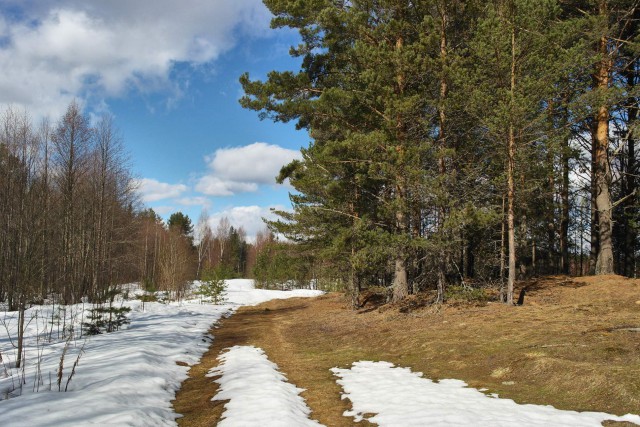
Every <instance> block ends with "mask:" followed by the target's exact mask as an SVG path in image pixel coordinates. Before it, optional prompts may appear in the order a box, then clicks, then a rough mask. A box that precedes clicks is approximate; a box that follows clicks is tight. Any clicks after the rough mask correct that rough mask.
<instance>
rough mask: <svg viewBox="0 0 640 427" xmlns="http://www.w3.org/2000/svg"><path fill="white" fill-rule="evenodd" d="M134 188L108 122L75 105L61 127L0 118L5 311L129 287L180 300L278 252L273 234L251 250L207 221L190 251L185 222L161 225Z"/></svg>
mask: <svg viewBox="0 0 640 427" xmlns="http://www.w3.org/2000/svg"><path fill="white" fill-rule="evenodd" d="M135 185H136V180H134V179H133V176H132V174H131V170H130V166H129V163H128V158H127V152H126V150H125V147H124V143H123V141H122V138H121V136H120V135H119V134H118V131H117V129H116V127H115V124H114V122H113V119H112V118H111V117H110V116H104V117H102V118H100V119H98V120H97V121H96V122H95V123H91V121H90V120H89V117H88V116H87V115H85V114H83V113H82V111H81V109H80V107H79V106H78V105H77V104H76V103H75V102H74V103H72V104H71V105H69V107H68V109H67V111H66V112H65V114H64V115H63V116H62V117H61V118H60V119H59V120H58V121H57V122H56V123H51V122H49V121H48V120H43V121H42V122H41V123H40V124H38V125H34V124H33V123H32V121H31V119H30V116H29V114H28V112H26V111H17V110H16V109H14V108H7V109H6V110H4V111H2V112H0V302H6V303H7V304H8V309H9V310H10V311H14V310H19V311H21V312H24V310H25V309H26V308H28V307H29V306H30V305H31V304H34V303H39V302H43V301H45V300H47V301H49V302H53V303H54V304H63V305H64V304H73V303H78V302H80V301H87V302H102V301H105V300H106V299H108V298H112V297H113V295H114V292H115V291H116V290H117V289H118V288H119V286H120V285H123V284H126V283H131V282H139V283H141V284H142V285H143V286H144V287H145V289H147V290H148V291H166V292H170V293H171V294H172V296H173V297H175V298H181V297H182V296H183V295H184V293H185V291H186V290H187V289H188V286H189V283H190V281H191V280H194V279H196V278H198V277H200V276H201V273H202V272H203V271H206V273H207V275H208V276H209V277H214V276H215V277H220V278H232V277H251V276H252V274H253V271H254V266H255V265H256V263H257V261H258V260H259V256H258V255H259V251H261V250H264V251H266V248H267V247H268V246H269V245H275V244H276V242H275V239H274V238H273V235H272V234H271V233H269V232H267V231H265V232H264V233H259V234H258V236H257V241H256V243H255V244H249V243H247V242H246V235H245V233H244V231H243V230H242V228H238V229H236V228H234V227H233V226H231V225H230V224H229V221H228V220H226V219H223V220H221V221H220V223H219V225H218V227H217V228H216V230H215V231H212V230H211V226H210V225H209V224H208V218H207V217H206V214H203V216H202V217H201V218H200V221H199V222H198V224H197V227H196V228H197V232H196V233H195V234H196V237H197V240H196V241H195V242H194V230H193V226H192V224H191V219H190V218H189V217H188V216H186V215H184V214H182V213H181V212H176V213H174V214H173V215H171V216H170V217H169V220H168V221H167V222H166V223H164V222H163V221H162V219H161V218H160V217H159V216H158V215H157V214H156V213H155V212H154V211H153V210H152V209H145V208H144V206H143V205H142V204H141V202H140V200H139V195H138V193H137V192H136V187H135ZM260 262H261V265H266V264H265V262H264V261H263V260H262V261H260ZM265 268H266V267H265ZM263 270H264V268H263ZM258 271H259V269H258Z"/></svg>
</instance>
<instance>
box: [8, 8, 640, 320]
mask: <svg viewBox="0 0 640 427" xmlns="http://www.w3.org/2000/svg"><path fill="white" fill-rule="evenodd" d="M265 4H266V5H267V6H268V8H269V9H270V10H271V12H272V13H273V15H274V18H273V20H272V26H273V27H274V28H290V29H294V30H297V31H298V32H299V35H300V40H301V43H300V44H299V45H297V46H294V47H292V48H291V50H290V54H291V55H292V56H293V57H296V58H299V60H300V64H301V66H300V70H298V71H273V72H271V73H269V75H268V76H267V78H266V79H264V80H253V79H252V78H251V77H250V76H249V74H244V75H242V76H241V77H240V83H241V84H242V87H243V89H244V93H245V95H244V96H243V97H242V98H241V99H240V103H241V104H242V106H243V107H245V108H247V109H251V110H255V111H256V112H258V113H259V117H260V118H261V119H268V120H273V121H275V122H294V123H295V124H296V126H297V128H298V129H299V130H300V131H302V132H307V133H308V135H309V137H310V143H309V146H308V147H306V148H304V149H302V155H303V157H302V160H295V161H293V162H292V163H290V164H288V165H285V166H284V167H283V168H282V170H281V172H280V175H279V176H278V177H277V180H278V181H279V182H280V183H284V182H288V183H290V185H291V186H292V187H293V191H292V193H291V196H290V198H291V202H292V205H293V210H291V211H281V212H278V214H279V216H280V219H278V220H275V221H267V225H268V227H269V229H265V230H264V231H262V232H260V233H258V235H257V236H256V238H255V240H251V241H248V239H247V236H246V233H245V231H244V230H243V228H242V227H233V226H232V225H231V224H230V223H229V220H228V219H226V218H223V219H222V220H220V221H219V223H218V224H217V226H216V225H215V224H212V223H211V220H210V218H209V215H208V214H207V212H206V211H205V212H203V213H202V214H201V217H200V218H199V219H198V220H197V222H196V224H192V222H191V219H190V218H189V217H188V216H186V215H184V214H182V213H181V212H176V213H174V214H173V215H172V216H171V217H170V218H169V219H168V221H167V222H166V223H165V222H164V221H163V220H162V219H161V218H160V216H158V215H157V214H156V213H155V212H154V211H153V210H152V209H148V208H146V207H145V206H144V205H143V204H142V203H141V202H140V199H139V195H138V193H137V192H136V179H134V178H135V177H134V176H133V174H132V172H131V167H130V165H129V162H128V158H127V152H126V149H125V147H124V143H123V139H122V136H121V135H120V134H119V132H118V130H117V128H116V126H115V124H114V120H113V118H112V117H109V116H103V117H100V118H98V119H96V120H90V117H89V116H88V115H86V114H85V113H83V111H82V109H81V108H80V106H79V105H78V104H77V103H75V102H74V103H72V104H71V105H69V107H68V109H67V111H66V113H65V114H64V115H63V116H62V117H61V118H60V119H59V120H58V121H57V122H50V121H49V120H42V121H41V122H40V123H38V124H37V125H36V124H34V123H32V120H31V119H30V116H29V113H28V112H27V111H17V110H16V109H15V108H7V109H6V110H5V111H3V112H2V115H1V117H0V125H1V129H0V183H1V185H0V221H1V222H0V277H2V280H1V281H0V300H2V301H7V302H8V306H9V309H10V310H24V309H25V307H28V305H29V304H32V303H35V302H38V301H43V300H44V299H53V300H54V301H58V302H59V303H62V304H72V303H74V302H78V301H80V300H81V299H82V298H83V297H86V298H88V299H89V300H91V301H99V300H101V299H104V298H106V296H107V295H109V294H110V292H111V291H112V290H113V289H114V288H115V287H117V286H118V285H120V284H123V283H129V282H140V283H142V284H143V285H144V287H145V288H146V289H148V290H153V291H156V290H158V291H167V292H172V293H174V295H175V296H177V297H178V298H179V297H180V295H181V294H182V293H184V291H185V289H186V287H187V286H188V282H189V281H190V280H193V279H195V278H200V277H203V275H204V276H207V277H211V276H215V277H218V278H234V277H250V278H255V279H256V280H257V283H258V285H259V286H263V287H283V288H287V287H292V286H314V287H318V288H322V289H327V290H345V291H346V292H347V293H348V295H349V297H350V299H351V302H352V304H353V305H354V306H358V305H359V304H360V298H361V293H362V292H363V291H364V290H365V289H375V290H381V292H382V293H384V294H385V295H386V297H387V299H388V300H389V301H396V302H397V301H401V300H403V299H405V298H406V297H407V296H409V295H411V294H416V293H418V292H421V291H428V292H433V293H434V296H435V299H434V301H435V302H442V301H444V299H445V298H446V290H447V288H448V287H451V286H460V285H463V286H464V287H466V288H474V287H491V288H494V289H497V290H498V292H499V299H501V300H502V301H504V302H507V303H512V302H513V300H514V284H515V282H516V281H517V280H521V279H525V278H529V277H533V276H539V275H549V274H570V275H576V276H579V275H587V274H598V275H605V274H613V273H617V274H621V275H625V276H629V277H635V276H637V273H638V249H639V248H638V246H639V233H638V229H639V227H640V209H638V207H639V206H638V204H639V201H640V199H639V197H638V196H639V195H638V189H637V187H638V181H639V178H640V176H639V166H638V154H637V149H636V144H635V142H636V139H637V137H636V135H637V133H638V108H639V104H638V100H639V99H638V96H639V92H638V80H639V78H640V75H639V73H640V71H639V70H640V68H639V61H638V58H639V57H638V54H639V53H640V44H639V41H640V40H639V34H638V22H639V19H640V11H639V10H638V6H639V2H638V1H634V0H597V1H596V0H583V1H569V0H567V1H556V0H491V1H475V0H473V1H455V0H454V1H445V0H424V1H392V0H384V1H382V0H381V1H371V0H369V1H364V0H363V1H359V0H358V1H355V0H354V1H335V0H315V1H310V2H298V1H291V0H266V1H265Z"/></svg>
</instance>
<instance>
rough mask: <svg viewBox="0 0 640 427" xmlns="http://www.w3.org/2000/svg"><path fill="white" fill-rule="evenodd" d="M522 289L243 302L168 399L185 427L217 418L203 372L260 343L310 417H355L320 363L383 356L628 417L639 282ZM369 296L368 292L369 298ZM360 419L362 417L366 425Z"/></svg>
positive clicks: (502, 390) (638, 340)
mask: <svg viewBox="0 0 640 427" xmlns="http://www.w3.org/2000/svg"><path fill="white" fill-rule="evenodd" d="M520 286H521V287H522V286H527V290H528V292H527V296H526V298H525V303H524V305H523V306H514V307H507V306H505V305H502V304H498V303H491V302H472V303H470V302H464V301H450V302H449V303H448V304H445V305H443V306H432V305H429V304H425V301H424V300H422V299H420V298H412V299H411V300H410V301H408V302H407V303H405V304H403V305H400V306H377V305H375V304H372V303H371V302H370V303H368V304H367V305H366V306H365V307H364V308H363V309H361V310H359V311H353V310H352V309H350V308H349V305H348V302H347V300H346V299H345V298H344V296H343V295H341V294H328V295H325V296H322V297H319V298H315V299H291V300H282V301H270V302H267V303H265V304H262V305H260V306H257V307H245V308H241V309H240V310H238V312H237V313H236V314H234V315H233V316H231V317H230V318H227V319H224V320H222V321H221V322H220V323H219V324H218V325H216V327H215V328H214V329H213V330H212V331H211V334H212V335H214V336H215V339H214V341H213V344H212V346H211V347H210V348H209V350H208V352H207V353H206V354H205V355H204V356H203V358H202V359H201V361H200V364H198V365H195V366H193V367H192V369H191V371H190V373H189V379H187V380H186V381H185V382H184V383H183V385H182V387H181V389H180V391H179V392H178V394H177V396H176V400H175V401H174V402H173V404H174V409H175V410H176V412H178V413H179V414H182V415H183V416H184V417H183V418H182V419H179V420H178V421H179V423H180V424H181V425H185V426H204V425H215V423H216V422H217V421H218V420H219V419H220V416H221V414H222V410H223V405H224V402H223V401H211V398H212V397H213V396H214V395H215V394H216V392H217V384H215V383H213V382H212V378H208V377H206V376H205V375H206V373H207V372H209V370H210V369H211V368H212V367H215V366H217V364H218V360H217V357H218V356H219V355H220V353H221V351H223V350H224V349H226V348H228V347H231V346H234V345H253V346H256V347H259V348H262V349H263V350H264V351H265V353H266V355H267V356H268V357H269V359H270V360H271V361H273V362H275V363H276V364H277V365H278V366H279V369H280V371H282V372H283V373H284V374H285V375H286V376H287V377H288V379H289V381H290V382H291V383H293V384H295V385H296V386H298V387H301V388H304V389H306V391H305V392H303V393H302V396H303V397H304V398H305V399H306V401H307V404H308V406H309V407H310V408H311V410H312V414H311V417H312V418H313V419H316V420H318V421H320V422H321V423H322V424H325V425H328V426H350V425H354V424H355V423H354V420H353V418H348V417H344V416H343V412H344V411H346V410H348V409H350V402H348V401H347V400H342V399H341V398H340V397H341V392H342V390H341V387H340V386H339V385H338V384H337V383H336V377H335V376H334V375H333V373H332V372H331V371H330V369H331V368H333V367H340V368H348V367H350V366H351V364H352V363H353V362H355V361H359V360H372V361H388V362H391V363H394V364H396V365H398V366H404V367H410V368H411V369H412V370H413V371H421V372H423V373H424V376H425V377H426V378H431V379H436V380H437V379H444V378H455V379H460V380H463V381H466V382H467V383H468V384H469V385H470V386H471V387H476V388H486V389H487V393H498V394H499V395H500V397H505V398H511V399H514V400H515V401H516V402H519V403H533V404H544V405H553V406H555V407H557V408H561V409H571V410H579V411H603V412H608V413H613V414H618V415H622V414H626V413H638V408H640V382H639V381H638V380H637V379H638V378H639V377H640V332H639V329H638V328H640V280H630V279H624V278H621V277H619V276H605V277H585V278H568V277H551V278H545V279H540V280H533V281H530V282H526V283H522V284H521V285H520ZM373 300H375V299H371V300H370V301H373ZM365 424H366V421H363V422H362V423H360V425H365Z"/></svg>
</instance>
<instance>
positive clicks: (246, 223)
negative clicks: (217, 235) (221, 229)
mask: <svg viewBox="0 0 640 427" xmlns="http://www.w3.org/2000/svg"><path fill="white" fill-rule="evenodd" d="M272 209H273V210H286V209H285V208H284V207H283V206H280V205H278V206H269V207H264V206H255V205H254V206H235V207H232V208H229V209H225V210H223V211H220V212H216V213H215V214H212V215H211V216H210V217H209V225H210V226H211V229H212V230H215V229H216V227H217V226H218V224H219V223H220V220H221V219H222V218H225V217H226V218H227V219H228V220H229V223H230V224H231V225H232V226H233V227H234V228H240V227H242V228H244V231H246V233H247V240H249V241H250V242H253V241H255V238H256V234H258V231H261V230H264V228H265V224H264V221H263V220H262V218H266V219H276V215H275V214H274V213H273V210H272Z"/></svg>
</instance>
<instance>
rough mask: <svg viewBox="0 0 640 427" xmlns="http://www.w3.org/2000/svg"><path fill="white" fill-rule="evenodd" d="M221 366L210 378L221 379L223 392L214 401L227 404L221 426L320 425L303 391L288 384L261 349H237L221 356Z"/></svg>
mask: <svg viewBox="0 0 640 427" xmlns="http://www.w3.org/2000/svg"><path fill="white" fill-rule="evenodd" d="M218 360H220V365H219V366H218V367H216V368H213V369H212V370H211V371H210V372H209V374H208V376H218V375H220V378H218V379H217V380H216V381H215V382H217V383H218V384H220V391H219V392H218V394H216V396H215V397H214V400H229V402H227V403H226V404H225V405H224V412H223V414H222V418H223V419H222V420H221V421H220V422H219V423H218V425H219V426H221V427H223V426H265V427H266V426H269V427H277V426H282V427H289V426H320V425H321V424H320V423H318V422H317V421H314V420H310V419H309V414H310V413H311V410H310V409H309V407H308V406H307V405H306V403H305V401H304V399H303V398H302V397H301V396H300V393H301V392H302V391H304V390H303V389H300V388H297V387H296V386H294V385H293V384H290V383H288V382H286V381H287V379H286V377H285V376H284V375H283V374H282V373H280V372H279V371H278V366H277V365H276V364H275V363H273V362H271V361H269V359H267V356H266V355H265V354H264V351H263V350H262V349H259V348H256V347H252V346H235V347H232V348H230V349H228V351H227V352H226V353H224V354H223V355H221V356H220V357H219V358H218Z"/></svg>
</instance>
